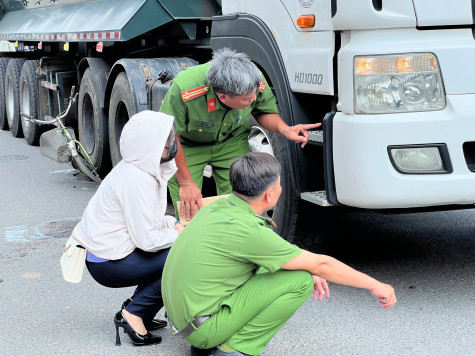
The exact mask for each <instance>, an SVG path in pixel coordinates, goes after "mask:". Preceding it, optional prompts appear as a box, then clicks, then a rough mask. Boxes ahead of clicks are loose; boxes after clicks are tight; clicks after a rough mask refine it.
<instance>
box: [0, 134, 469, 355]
mask: <svg viewBox="0 0 475 356" xmlns="http://www.w3.org/2000/svg"><path fill="white" fill-rule="evenodd" d="M71 169H72V167H71V166H69V165H67V164H59V163H56V162H53V161H51V160H49V159H47V158H45V157H42V156H41V154H40V152H39V149H38V147H31V146H28V144H27V143H26V141H25V140H23V139H15V138H13V137H12V136H11V134H10V132H9V131H0V184H1V187H0V266H1V268H0V354H1V355H177V356H180V355H188V354H189V346H188V345H187V344H186V342H185V341H184V340H181V339H178V338H173V337H172V336H170V334H169V332H168V330H162V331H159V334H160V335H162V336H163V342H162V343H161V344H160V345H155V346H148V347H134V346H132V344H131V343H130V340H129V339H128V337H127V335H125V334H123V333H121V337H122V346H120V347H117V346H115V328H114V325H113V316H114V313H115V312H116V311H118V310H119V307H120V305H121V303H122V301H123V300H125V299H126V298H128V297H129V296H130V295H131V294H132V288H125V289H109V288H105V287H102V286H100V285H99V284H97V283H96V282H95V281H94V280H93V279H92V278H91V277H90V275H89V274H88V272H87V270H86V271H85V273H84V278H83V281H82V282H80V283H79V284H71V283H67V282H65V281H64V280H63V279H62V277H61V272H60V267H59V259H60V256H61V253H62V250H63V246H64V243H65V242H66V239H67V237H69V233H70V232H71V230H72V228H73V227H74V225H75V224H76V223H77V221H78V220H79V218H80V216H81V214H82V212H83V210H84V208H85V207H86V205H87V203H88V201H89V199H90V198H91V196H92V195H93V194H94V192H95V190H96V189H97V185H96V184H94V183H92V182H89V181H87V180H86V179H84V178H82V177H81V176H73V174H72V171H71ZM340 219H341V223H339V224H338V225H337V226H335V230H334V231H333V235H332V236H331V237H327V238H328V241H327V243H326V244H324V246H325V248H324V250H323V251H322V252H324V253H328V254H331V255H334V256H335V257H337V258H339V259H341V260H342V261H344V262H345V263H347V264H349V265H351V266H353V267H355V268H357V269H359V270H361V271H363V272H366V273H369V274H370V275H372V276H374V277H376V278H378V279H380V280H382V281H385V282H387V283H390V284H392V285H393V286H394V288H395V289H396V293H397V297H398V304H397V305H396V306H395V307H394V308H393V309H390V310H384V309H382V308H381V307H380V306H379V305H378V302H377V300H376V299H375V298H373V297H372V296H371V295H370V294H369V292H367V291H365V290H359V289H355V288H350V287H345V286H339V285H335V284H331V285H330V292H331V297H330V299H329V300H325V301H323V302H316V301H313V300H311V299H310V298H309V300H308V301H307V302H306V303H305V304H304V306H303V307H302V308H301V309H299V310H298V312H297V313H296V314H295V315H294V316H293V317H292V319H291V320H290V321H289V322H288V323H287V325H286V326H285V327H284V328H283V329H282V330H281V331H280V332H279V333H278V334H277V335H276V336H275V338H274V339H273V340H272V341H271V342H270V344H269V345H268V347H267V348H266V349H265V350H264V352H263V353H262V355H264V356H269V355H277V356H280V355H299V356H307V355H309V356H310V355H332V356H333V355H344V356H346V355H363V356H365V355H396V356H398V355H463V356H465V355H475V338H474V330H475V306H474V305H475V273H474V271H475V258H474V256H475V237H474V231H475V211H474V210H462V211H446V212H432V213H419V214H401V215H383V214H378V213H373V212H364V211H356V212H355V211H353V212H348V213H345V214H342V216H341V218H340ZM162 313H163V310H162V311H161V313H160V314H162ZM159 316H160V315H159Z"/></svg>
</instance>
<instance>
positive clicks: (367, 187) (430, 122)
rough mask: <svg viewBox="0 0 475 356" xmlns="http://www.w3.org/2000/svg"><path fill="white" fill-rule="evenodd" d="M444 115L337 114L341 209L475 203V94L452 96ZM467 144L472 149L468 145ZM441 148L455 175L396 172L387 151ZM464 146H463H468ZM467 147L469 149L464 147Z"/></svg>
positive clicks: (335, 151) (336, 155)
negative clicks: (472, 164) (471, 164)
mask: <svg viewBox="0 0 475 356" xmlns="http://www.w3.org/2000/svg"><path fill="white" fill-rule="evenodd" d="M446 99H447V106H446V108H445V109H444V110H441V111H431V112H415V113H401V114H386V115H347V114H343V113H340V112H339V113H337V114H336V115H335V117H334V120H333V142H332V149H333V163H334V175H335V186H336V195H337V199H338V201H339V202H340V203H341V204H344V205H348V206H354V207H360V208H370V209H387V208H412V207H427V206H436V205H450V204H473V203H475V172H472V171H470V169H469V162H470V161H472V162H473V160H474V159H475V157H471V156H470V154H471V155H472V156H473V155H474V154H475V153H474V152H473V150H472V153H470V152H469V151H470V150H468V149H467V145H468V146H469V147H474V146H473V145H471V143H474V145H475V106H474V102H475V95H473V94H470V95H448V96H447V97H446ZM467 143H468V144H467ZM425 144H443V145H445V146H446V147H447V151H448V159H449V160H450V165H451V168H452V171H451V172H449V173H431V174H406V173H401V172H398V171H397V170H396V168H395V167H394V165H393V164H392V163H391V159H390V155H389V153H388V147H389V146H405V145H409V146H412V145H425ZM464 144H465V146H464ZM464 147H465V148H464Z"/></svg>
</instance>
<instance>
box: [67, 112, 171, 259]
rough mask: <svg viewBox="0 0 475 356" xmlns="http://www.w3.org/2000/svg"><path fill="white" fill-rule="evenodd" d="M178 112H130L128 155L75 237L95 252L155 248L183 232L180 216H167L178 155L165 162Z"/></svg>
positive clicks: (117, 254)
mask: <svg viewBox="0 0 475 356" xmlns="http://www.w3.org/2000/svg"><path fill="white" fill-rule="evenodd" d="M172 124H173V117H172V116H169V115H166V114H163V113H159V112H154V111H142V112H140V113H138V114H136V115H134V116H132V118H130V120H129V121H128V122H127V124H126V125H125V126H124V129H123V131H122V134H121V137H120V151H121V154H122V157H123V159H122V160H121V161H120V162H119V163H118V164H117V165H116V166H115V167H114V169H112V171H111V172H110V173H109V174H108V175H107V177H106V178H105V179H104V181H103V182H102V183H101V185H100V186H99V188H98V190H97V192H96V194H94V196H93V197H92V198H91V200H90V201H89V204H88V205H87V208H86V210H85V211H84V214H83V216H82V219H81V221H80V222H79V223H78V224H77V225H76V227H75V228H74V230H73V233H72V235H73V237H74V238H76V239H77V240H78V241H80V242H81V244H82V245H83V246H84V247H85V248H86V249H87V250H88V251H89V252H91V253H92V254H94V255H95V256H97V257H100V258H104V259H107V260H118V259H121V258H124V257H126V256H127V255H129V254H130V253H131V252H132V251H133V250H135V249H136V248H139V249H141V250H143V251H147V252H155V251H158V250H161V249H165V248H168V247H170V246H171V245H172V244H173V242H175V240H176V238H177V237H178V232H177V231H176V230H175V221H176V220H175V217H172V216H165V210H166V206H167V182H168V180H169V179H170V178H171V177H172V176H173V174H175V172H176V169H177V168H176V165H175V160H171V161H170V162H167V163H163V164H160V158H161V156H162V152H163V149H164V147H165V144H166V141H167V138H168V136H169V134H170V130H171V128H172Z"/></svg>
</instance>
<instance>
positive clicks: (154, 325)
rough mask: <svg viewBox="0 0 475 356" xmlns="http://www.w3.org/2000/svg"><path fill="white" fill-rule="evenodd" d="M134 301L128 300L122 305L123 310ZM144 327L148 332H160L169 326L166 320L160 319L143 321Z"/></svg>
mask: <svg viewBox="0 0 475 356" xmlns="http://www.w3.org/2000/svg"><path fill="white" fill-rule="evenodd" d="M131 301H132V298H128V299H127V300H125V301H124V302H123V303H122V308H121V310H122V309H125V307H126V306H127V305H129V303H130V302H131ZM143 325H144V326H145V329H147V331H154V330H160V329H163V328H165V327H166V326H167V325H168V324H167V322H166V321H165V320H160V319H151V320H150V319H143Z"/></svg>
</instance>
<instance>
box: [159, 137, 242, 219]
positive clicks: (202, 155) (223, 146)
mask: <svg viewBox="0 0 475 356" xmlns="http://www.w3.org/2000/svg"><path fill="white" fill-rule="evenodd" d="M248 135H249V130H247V129H246V130H237V132H236V134H235V136H233V137H230V138H229V139H226V140H224V141H222V142H218V143H215V144H212V145H200V146H188V145H186V144H184V143H182V147H183V151H184V152H185V157H186V163H187V165H188V168H189V170H190V173H191V176H192V178H193V180H194V182H195V183H196V185H197V186H198V187H199V188H200V189H201V188H202V186H203V170H204V168H205V166H206V165H207V164H209V165H211V167H213V178H214V181H215V183H216V191H217V193H218V195H222V194H229V193H231V190H232V189H231V184H230V183H229V167H231V163H232V162H233V159H234V158H237V157H241V156H244V155H245V154H246V153H248V152H249V141H248ZM168 190H169V191H170V196H171V198H172V201H173V207H174V209H175V216H176V218H177V219H178V211H177V208H176V202H177V201H179V200H180V185H179V184H178V179H177V178H176V176H173V177H172V178H171V179H170V180H169V181H168Z"/></svg>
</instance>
